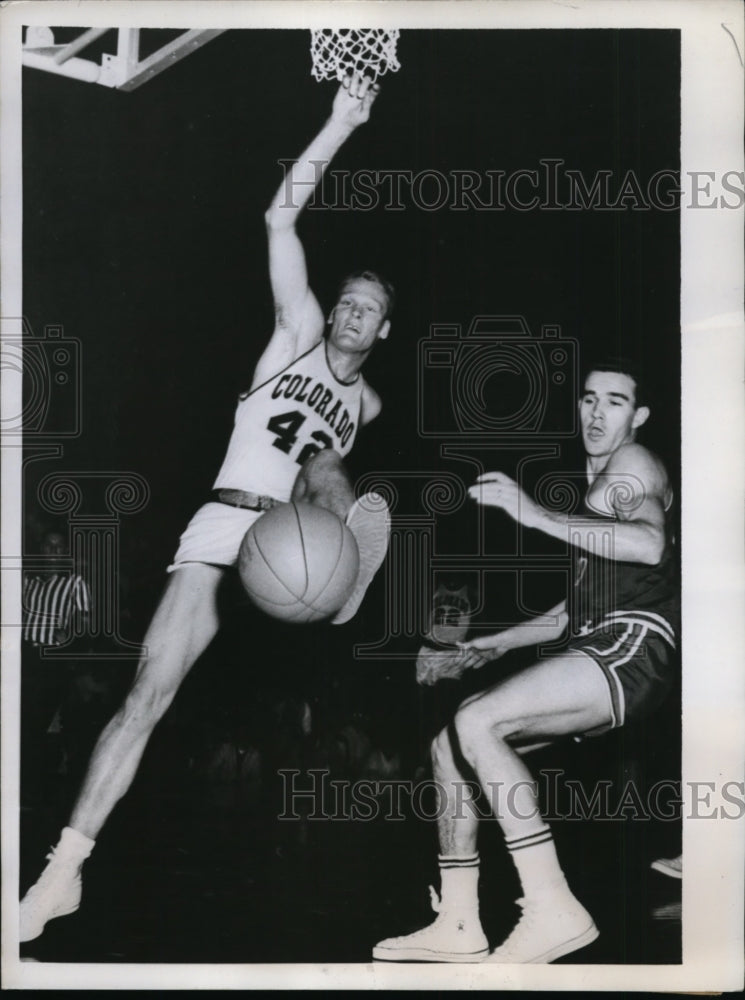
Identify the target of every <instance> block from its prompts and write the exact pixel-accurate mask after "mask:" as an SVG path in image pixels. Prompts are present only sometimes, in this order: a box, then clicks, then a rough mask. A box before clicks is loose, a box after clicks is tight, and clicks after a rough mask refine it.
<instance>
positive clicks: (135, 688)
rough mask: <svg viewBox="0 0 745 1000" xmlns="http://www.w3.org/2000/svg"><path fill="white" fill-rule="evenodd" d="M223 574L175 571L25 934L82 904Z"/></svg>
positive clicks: (29, 905) (203, 630)
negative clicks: (115, 815) (88, 868)
mask: <svg viewBox="0 0 745 1000" xmlns="http://www.w3.org/2000/svg"><path fill="white" fill-rule="evenodd" d="M222 576H223V570H221V569H220V568H219V567H216V566H207V565H204V564H200V563H187V564H184V565H182V566H181V567H180V568H179V569H178V570H177V571H176V572H174V573H173V574H172V575H171V577H170V578H169V581H168V585H167V587H166V590H165V592H164V594H163V597H162V599H161V601H160V604H159V606H158V609H157V611H156V612H155V615H154V617H153V620H152V622H151V625H150V628H149V629H148V632H147V635H146V637H145V641H144V646H145V653H144V655H143V658H142V660H141V662H140V664H139V667H138V670H137V674H136V676H135V679H134V682H133V684H132V687H131V688H130V691H129V694H128V695H127V697H126V698H125V700H124V703H123V705H122V706H121V708H120V709H119V711H118V712H117V713H116V714H115V715H114V717H113V718H112V719H111V721H110V722H109V723H108V725H107V726H106V728H105V729H104V731H103V732H102V734H101V736H100V737H99V740H98V743H97V744H96V747H95V749H94V751H93V755H92V757H91V761H90V764H89V767H88V771H87V773H86V776H85V778H84V780H83V785H82V788H81V790H80V793H79V795H78V798H77V801H76V803H75V806H74V808H73V812H72V816H71V818H70V823H69V826H68V827H66V828H65V830H64V831H63V835H62V838H61V839H60V842H59V844H58V845H57V847H56V848H55V849H54V851H53V853H52V855H50V863H49V864H48V865H47V867H46V869H45V870H44V872H43V874H42V876H41V877H40V879H39V880H38V882H37V883H36V884H35V886H33V887H32V889H30V890H29V892H28V893H27V894H26V896H25V897H24V900H23V901H22V903H21V938H20V939H21V941H30V940H32V939H33V938H35V937H38V935H39V934H41V932H42V930H43V928H44V925H45V923H46V921H47V920H49V919H51V918H52V917H55V916H62V915H64V914H65V913H72V912H74V910H76V909H77V908H78V905H79V902H80V893H81V885H80V868H81V866H82V863H83V861H84V860H85V859H86V858H87V857H88V855H89V854H90V851H91V850H92V848H93V845H94V841H95V837H96V836H97V834H98V832H99V830H100V829H101V827H102V826H103V824H104V822H105V821H106V819H107V818H108V816H109V814H110V813H111V811H112V809H113V808H114V806H115V805H116V803H117V802H118V801H119V799H120V798H121V797H122V795H124V793H125V792H126V791H127V789H128V788H129V786H130V785H131V783H132V780H133V778H134V775H135V772H136V771H137V767H138V765H139V763H140V760H141V758H142V754H143V752H144V750H145V747H146V745H147V742H148V739H149V738H150V735H151V733H152V731H153V729H154V728H155V726H156V725H157V723H158V721H159V720H160V719H161V718H162V716H163V714H164V713H165V711H166V709H167V708H168V706H169V705H170V703H171V701H172V700H173V697H174V695H175V694H176V692H177V690H178V688H179V686H180V684H181V682H182V681H183V679H184V677H185V676H186V674H187V673H188V671H189V669H190V668H191V666H192V665H193V664H194V662H195V661H196V660H197V658H198V657H199V656H200V655H201V653H202V652H203V651H204V650H205V649H206V647H207V646H208V645H209V643H210V642H211V641H212V639H213V637H214V635H215V633H216V631H217V628H218V614H217V591H218V586H219V584H220V581H221V579H222Z"/></svg>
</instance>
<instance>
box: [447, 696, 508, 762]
mask: <svg viewBox="0 0 745 1000" xmlns="http://www.w3.org/2000/svg"><path fill="white" fill-rule="evenodd" d="M498 709H499V705H498V703H497V704H490V706H489V711H486V710H485V709H484V708H483V707H482V706H481V704H480V703H479V702H475V703H473V704H471V705H467V706H466V707H465V708H460V709H458V711H457V712H456V713H455V718H454V719H453V728H454V729H455V733H456V735H457V737H458V744H459V747H460V750H461V753H462V754H463V756H464V757H465V758H466V760H467V761H469V762H473V760H474V759H475V758H476V757H477V756H478V754H479V752H480V751H481V750H482V749H483V747H484V746H485V745H488V743H489V742H491V741H493V740H502V739H506V738H507V737H508V736H509V735H511V733H512V729H513V726H512V724H511V723H509V722H507V721H506V720H504V719H502V718H501V717H500V715H499V711H498Z"/></svg>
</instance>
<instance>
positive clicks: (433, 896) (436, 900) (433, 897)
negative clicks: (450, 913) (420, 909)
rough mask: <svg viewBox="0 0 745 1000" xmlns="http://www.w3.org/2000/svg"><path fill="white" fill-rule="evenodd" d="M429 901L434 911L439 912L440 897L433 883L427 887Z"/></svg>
mask: <svg viewBox="0 0 745 1000" xmlns="http://www.w3.org/2000/svg"><path fill="white" fill-rule="evenodd" d="M429 902H430V905H431V907H432V909H433V910H434V911H435V913H439V912H440V907H441V906H442V897H441V896H440V894H439V893H438V891H437V890H436V889H435V887H434V886H433V885H431V886H430V887H429Z"/></svg>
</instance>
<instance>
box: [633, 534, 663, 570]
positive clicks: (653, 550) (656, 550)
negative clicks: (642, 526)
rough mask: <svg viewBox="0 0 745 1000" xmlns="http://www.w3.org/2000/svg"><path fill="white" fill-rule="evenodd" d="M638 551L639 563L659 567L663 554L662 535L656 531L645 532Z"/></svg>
mask: <svg viewBox="0 0 745 1000" xmlns="http://www.w3.org/2000/svg"><path fill="white" fill-rule="evenodd" d="M640 549H641V551H640V553H639V562H641V563H645V564H646V565H648V566H659V564H660V563H661V562H662V556H663V554H664V552H665V536H664V534H663V533H662V532H661V531H657V530H650V531H647V532H645V537H644V539H643V543H642V545H641V546H640Z"/></svg>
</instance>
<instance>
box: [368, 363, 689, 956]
mask: <svg viewBox="0 0 745 1000" xmlns="http://www.w3.org/2000/svg"><path fill="white" fill-rule="evenodd" d="M639 393H640V389H639V384H638V382H637V379H636V378H635V377H634V375H633V374H631V373H629V371H628V369H624V367H623V366H619V365H613V364H608V365H598V366H596V367H593V368H592V370H591V371H590V372H589V374H588V376H587V378H586V380H585V383H584V391H583V393H582V396H581V398H580V401H579V412H580V419H581V425H582V438H583V442H584V447H585V451H586V456H587V458H586V469H587V482H588V489H587V493H586V496H585V498H584V507H585V510H584V513H583V514H582V515H581V516H570V515H566V514H559V513H554V512H551V511H548V510H545V509H544V508H543V507H540V506H539V505H538V504H536V503H535V502H534V501H533V500H531V499H530V497H528V496H527V495H526V494H525V493H524V492H523V491H522V490H521V489H520V488H519V487H518V485H517V484H516V483H515V482H513V481H512V480H511V479H510V478H508V477H507V476H505V475H503V474H501V473H488V474H486V475H483V476H481V477H480V478H479V479H478V481H477V482H476V484H475V485H474V486H472V487H471V488H470V491H469V492H470V495H471V496H472V497H473V499H474V500H476V502H477V503H480V504H487V505H489V506H493V507H500V508H502V510H504V511H506V512H507V513H508V514H509V515H510V516H511V517H513V518H514V519H515V520H516V521H517V522H518V523H520V524H521V525H523V526H524V527H526V528H535V529H537V530H538V531H543V532H545V533H546V534H548V535H551V536H552V537H554V538H558V539H560V540H562V541H566V542H568V543H569V544H570V545H572V546H574V547H575V551H576V555H577V557H578V558H577V567H578V572H577V575H576V579H575V581H574V587H573V593H572V594H571V595H570V596H569V598H568V600H566V601H563V602H562V603H561V604H559V605H557V606H556V607H554V608H552V609H551V610H550V611H548V612H546V614H544V615H541V616H539V617H538V618H535V619H533V620H532V621H528V622H525V623H524V624H521V625H517V626H515V627H512V628H509V629H507V630H505V631H503V632H499V633H497V634H495V635H490V636H485V637H481V638H477V639H474V640H473V641H471V642H466V643H462V644H461V651H460V654H459V660H460V664H459V668H460V670H461V672H462V670H465V669H466V668H469V667H474V668H477V667H480V666H482V665H483V664H484V663H486V662H487V661H489V660H495V659H497V658H499V657H500V656H503V655H504V654H505V653H506V652H508V651H509V650H511V649H517V648H518V647H521V646H531V645H535V644H538V643H543V642H551V641H553V640H556V639H558V638H559V637H560V636H561V635H562V633H563V632H564V630H565V629H566V628H567V626H569V629H570V640H569V643H568V646H567V648H566V650H565V651H563V652H561V653H558V654H556V655H552V656H548V657H546V658H543V659H540V660H538V662H536V663H535V664H534V665H533V666H530V667H527V668H526V669H524V670H521V671H519V672H518V673H516V674H514V675H513V676H511V677H509V678H507V679H505V680H504V681H501V682H499V683H497V684H496V685H494V686H493V687H490V688H489V689H488V690H486V691H484V692H482V693H480V694H476V695H474V696H473V697H470V698H468V699H467V700H466V701H464V702H463V704H462V705H461V706H460V708H459V710H458V712H457V713H456V716H455V718H454V720H453V723H452V725H451V726H450V727H449V728H448V729H446V730H443V732H442V733H440V734H439V736H437V737H436V739H435V740H434V743H433V748H432V757H433V763H434V778H435V781H436V783H437V784H438V786H439V789H440V791H439V794H440V796H441V802H440V807H441V813H442V815H441V818H440V819H439V821H438V832H439V841H440V856H439V862H440V874H441V894H440V899H439V900H438V899H437V898H436V896H435V894H434V891H433V906H434V908H435V910H436V911H437V912H438V914H439V915H438V917H437V919H436V920H435V921H434V923H432V924H430V925H429V926H428V927H425V928H424V929H423V930H421V931H418V932H416V933H414V934H410V935H408V936H405V937H398V938H391V939H388V940H386V941H381V942H380V944H378V945H377V946H376V947H375V948H374V950H373V957H374V958H375V959H378V960H387V961H431V962H473V961H481V960H482V959H485V958H487V956H488V958H487V961H493V962H504V963H525V962H552V961H554V959H557V958H559V957H560V956H561V955H565V954H568V953H569V952H572V951H574V950H576V949H578V948H581V947H583V946H584V945H587V944H589V943H590V942H591V941H593V940H594V939H595V938H596V937H597V935H598V931H597V928H596V927H595V923H594V921H593V919H592V917H591V916H590V914H589V913H588V912H587V911H586V910H585V908H584V907H583V906H582V904H581V903H580V902H579V901H578V900H577V899H576V898H575V897H574V895H573V894H572V892H571V890H570V888H569V886H568V885H567V882H566V880H565V878H564V874H563V872H562V869H561V866H560V864H559V861H558V858H557V855H556V850H555V848H554V843H553V839H552V835H551V831H550V829H549V827H548V825H547V824H546V822H545V821H544V819H543V818H542V816H541V814H540V812H539V807H538V799H537V795H536V786H535V782H534V780H533V777H532V775H531V773H530V771H529V770H528V768H527V767H526V766H525V764H524V762H523V760H522V759H521V756H520V750H522V751H523V752H524V751H525V750H526V749H529V748H530V747H531V746H535V745H536V744H542V743H545V742H548V741H551V740H553V739H555V738H557V737H562V736H568V735H590V734H593V735H595V734H598V733H601V732H605V731H606V730H609V729H612V728H614V727H617V726H622V725H623V724H624V722H626V721H627V720H631V719H637V718H639V717H641V716H643V715H645V714H646V713H648V712H650V711H651V710H653V709H654V708H655V707H657V706H658V705H659V704H660V703H661V702H662V701H663V699H664V698H665V696H666V694H667V693H668V691H669V689H670V687H671V684H672V676H671V675H672V672H673V669H674V656H673V651H674V649H675V623H676V618H677V612H676V606H677V601H676V583H675V571H674V557H673V552H672V545H671V536H670V530H669V527H668V524H667V514H668V512H669V510H670V507H671V504H672V489H671V486H670V482H669V480H668V476H667V473H666V471H665V469H664V467H663V465H662V463H661V462H660V461H659V459H658V458H656V457H655V455H653V454H652V453H651V452H650V451H649V450H648V449H647V448H645V447H643V446H642V445H640V444H638V443H637V442H636V440H635V438H636V432H637V430H638V429H639V428H640V427H641V426H642V424H644V422H645V421H646V420H647V418H648V416H649V409H648V408H647V406H646V405H642V404H643V402H644V401H643V399H642V398H641V396H640V395H639ZM442 676H453V664H452V663H449V664H448V663H445V662H443V665H442ZM429 679H430V681H434V680H436V679H437V678H436V677H431V678H429ZM461 755H462V759H464V760H465V761H466V763H467V764H468V765H469V766H470V768H472V769H473V771H474V772H475V773H476V776H477V778H478V780H479V784H480V786H481V789H482V791H483V793H484V794H485V795H486V797H487V801H488V802H489V803H490V805H491V807H492V809H493V811H494V813H495V816H496V818H497V820H498V822H499V824H500V826H501V829H502V832H503V834H504V838H505V844H506V847H507V849H508V851H509V852H510V854H511V856H512V860H513V862H514V864H515V866H516V868H517V873H518V875H519V878H520V882H521V885H522V899H520V900H519V901H518V902H519V904H520V906H521V908H522V915H521V918H520V920H519V921H518V923H517V924H516V926H515V928H514V930H513V931H512V933H511V934H510V935H509V937H508V938H507V940H506V941H504V942H503V943H502V944H501V945H500V946H499V947H498V948H497V949H496V950H495V951H493V952H492V953H491V955H488V952H489V948H488V943H487V939H486V937H485V935H484V932H483V930H482V927H481V922H480V919H479V901H478V872H479V855H478V853H477V846H476V836H477V828H478V818H477V816H476V814H475V812H474V811H473V808H469V806H468V804H467V803H466V804H465V805H464V802H463V788H464V782H465V781H467V780H469V779H468V776H467V775H464V774H463V772H462V771H461V768H460V766H459V760H461Z"/></svg>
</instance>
